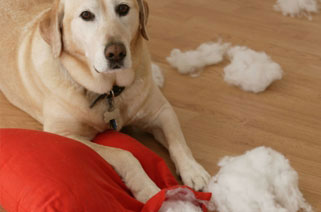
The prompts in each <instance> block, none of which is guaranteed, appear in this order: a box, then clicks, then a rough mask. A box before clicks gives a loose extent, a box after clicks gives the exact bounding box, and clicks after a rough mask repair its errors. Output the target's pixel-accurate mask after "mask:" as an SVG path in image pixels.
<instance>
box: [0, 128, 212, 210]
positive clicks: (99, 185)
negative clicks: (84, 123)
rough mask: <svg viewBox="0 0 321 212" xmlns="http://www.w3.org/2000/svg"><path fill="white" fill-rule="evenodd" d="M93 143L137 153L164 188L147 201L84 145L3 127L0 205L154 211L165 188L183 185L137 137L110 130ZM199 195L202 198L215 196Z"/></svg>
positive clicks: (40, 208)
mask: <svg viewBox="0 0 321 212" xmlns="http://www.w3.org/2000/svg"><path fill="white" fill-rule="evenodd" d="M66 141H68V142H66ZM94 142H96V143H99V144H102V145H106V146H112V147H117V148H121V149H125V150H128V151H130V152H132V154H133V155H134V156H135V157H137V159H138V160H139V161H140V162H141V164H142V166H143V168H144V169H145V171H146V173H147V174H148V175H149V176H150V178H151V179H152V180H153V181H155V183H156V184H157V185H158V186H159V187H160V188H162V189H163V190H162V191H161V192H160V193H159V194H157V195H156V196H155V197H154V198H152V199H151V200H150V201H149V202H148V203H147V204H146V205H144V204H142V203H141V202H139V201H137V200H135V199H134V198H133V197H132V196H131V193H130V191H129V190H128V189H127V188H126V186H125V185H124V183H123V182H122V180H121V179H120V177H119V176H118V175H117V173H116V172H115V171H114V169H113V168H112V167H111V166H110V165H109V164H108V163H106V162H105V161H104V159H103V158H101V157H100V156H99V155H98V154H97V153H96V152H94V151H93V150H91V149H90V148H88V147H86V146H85V145H83V144H80V143H79V142H76V141H73V140H71V139H68V138H64V137H61V136H57V135H53V134H49V133H44V132H39V131H30V130H17V129H0V204H1V205H2V206H3V207H4V208H5V209H6V210H7V212H42V211H44V212H53V211H59V212H74V211H75V212H100V211H101V212H108V211H111V212H112V211H117V212H118V211H119V212H122V211H124V212H130V211H131V212H139V211H142V212H152V211H158V210H159V208H160V207H161V205H162V202H163V201H164V200H165V196H166V195H165V194H166V190H167V189H171V188H172V187H173V186H174V188H175V186H177V185H178V183H177V182H176V180H175V178H174V177H173V175H172V174H171V172H170V170H169V169H168V168H167V166H166V164H165V162H164V161H163V160H162V159H161V158H160V157H158V156H157V155H156V154H154V153H153V152H151V151H150V150H149V149H147V148H146V147H144V146H143V145H141V144H140V143H139V142H137V141H136V140H134V139H133V138H131V137H129V136H127V135H124V134H121V133H118V132H113V131H109V132H106V133H104V134H101V135H99V136H97V138H96V139H95V140H94ZM195 194H196V196H197V198H198V199H201V200H209V199H210V196H211V195H210V194H207V193H199V192H195Z"/></svg>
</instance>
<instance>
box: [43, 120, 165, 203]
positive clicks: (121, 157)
mask: <svg viewBox="0 0 321 212" xmlns="http://www.w3.org/2000/svg"><path fill="white" fill-rule="evenodd" d="M61 123H64V125H63V126H62V125H61ZM58 126H59V127H58ZM68 126H69V127H68ZM70 126H72V127H70ZM82 128H83V126H79V123H76V122H69V121H66V120H64V121H58V122H52V120H51V121H50V122H49V121H46V122H45V124H44V130H45V131H47V132H52V133H55V134H59V135H62V136H65V137H68V138H71V139H73V140H76V141H79V142H81V143H83V144H85V145H86V146H88V147H90V148H91V149H93V150H94V151H96V152H97V153H98V154H99V155H100V156H101V157H103V158H104V159H105V160H106V161H107V162H108V163H109V164H110V165H111V166H113V168H114V169H115V171H116V172H117V173H118V174H119V176H120V177H122V179H123V181H124V183H125V184H126V186H127V187H128V188H129V190H131V192H132V193H133V195H134V196H135V198H136V199H137V200H139V201H141V202H143V203H145V202H147V201H148V200H149V199H150V198H151V197H153V196H154V195H155V194H156V193H158V192H159V191H160V189H159V188H158V187H157V186H156V184H155V183H154V182H153V181H152V180H151V179H150V178H149V176H148V175H147V174H146V172H145V171H144V169H143V167H142V166H141V164H140V162H139V161H138V160H137V159H136V158H135V157H134V156H133V155H132V154H131V153H130V152H128V151H125V150H122V149H117V148H112V147H106V146H103V145H99V144H95V143H93V142H91V141H90V139H89V138H88V137H87V136H79V134H77V133H76V132H74V130H75V129H78V130H81V129H82ZM83 131H85V130H84V129H83ZM87 131H88V130H87Z"/></svg>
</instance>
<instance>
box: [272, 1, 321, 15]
mask: <svg viewBox="0 0 321 212" xmlns="http://www.w3.org/2000/svg"><path fill="white" fill-rule="evenodd" d="M274 9H275V10H276V11H280V12H281V13H282V14H283V15H284V16H291V17H295V16H302V15H305V16H307V17H308V18H309V19H310V20H311V19H312V18H311V15H310V14H311V13H317V12H318V3H317V1H316V0H277V2H276V4H275V5H274Z"/></svg>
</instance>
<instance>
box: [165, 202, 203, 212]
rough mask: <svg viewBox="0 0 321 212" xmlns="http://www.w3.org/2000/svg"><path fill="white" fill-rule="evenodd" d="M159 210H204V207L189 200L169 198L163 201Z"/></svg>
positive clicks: (177, 211)
mask: <svg viewBox="0 0 321 212" xmlns="http://www.w3.org/2000/svg"><path fill="white" fill-rule="evenodd" d="M159 212H202V209H201V208H200V207H198V206H196V205H194V204H193V203H192V202H189V201H182V200H169V201H165V202H164V203H163V205H162V207H161V209H160V210H159Z"/></svg>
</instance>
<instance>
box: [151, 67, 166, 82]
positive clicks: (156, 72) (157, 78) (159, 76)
mask: <svg viewBox="0 0 321 212" xmlns="http://www.w3.org/2000/svg"><path fill="white" fill-rule="evenodd" d="M152 76H153V80H154V82H155V83H156V85H157V86H158V87H160V88H162V87H164V82H165V79H164V75H163V72H162V70H161V68H160V67H159V66H158V65H157V64H155V63H152Z"/></svg>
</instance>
